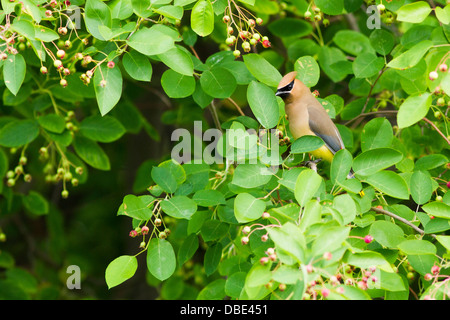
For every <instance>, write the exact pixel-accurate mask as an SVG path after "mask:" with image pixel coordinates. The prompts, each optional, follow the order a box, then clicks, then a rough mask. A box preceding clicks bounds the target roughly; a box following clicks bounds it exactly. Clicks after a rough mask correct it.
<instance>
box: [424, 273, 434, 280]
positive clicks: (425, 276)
mask: <svg viewBox="0 0 450 320" xmlns="http://www.w3.org/2000/svg"><path fill="white" fill-rule="evenodd" d="M423 278H424V279H425V280H426V281H430V280H431V279H432V278H433V275H432V274H431V273H427V274H426V275H424V276H423Z"/></svg>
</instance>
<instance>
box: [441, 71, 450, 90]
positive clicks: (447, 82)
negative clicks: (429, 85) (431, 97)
mask: <svg viewBox="0 0 450 320" xmlns="http://www.w3.org/2000/svg"><path fill="white" fill-rule="evenodd" d="M440 86H441V88H442V90H444V92H445V94H447V95H450V73H448V72H447V74H444V75H443V78H442V80H441V83H440Z"/></svg>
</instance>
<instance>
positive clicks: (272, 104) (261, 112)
mask: <svg viewBox="0 0 450 320" xmlns="http://www.w3.org/2000/svg"><path fill="white" fill-rule="evenodd" d="M247 100H248V103H249V105H250V109H251V110H252V112H253V114H254V115H255V117H256V119H257V120H258V122H259V123H260V124H261V125H262V126H263V127H264V128H266V129H270V128H273V127H275V126H276V125H277V124H278V120H279V117H280V114H279V108H278V103H277V99H276V97H275V94H274V93H273V91H272V90H271V89H270V88H269V87H268V86H266V85H265V84H264V83H259V82H257V81H252V82H250V84H249V86H248V88H247Z"/></svg>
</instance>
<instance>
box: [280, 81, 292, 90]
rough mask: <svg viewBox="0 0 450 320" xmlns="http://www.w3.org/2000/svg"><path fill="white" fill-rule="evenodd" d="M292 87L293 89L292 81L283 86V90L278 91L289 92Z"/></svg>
mask: <svg viewBox="0 0 450 320" xmlns="http://www.w3.org/2000/svg"><path fill="white" fill-rule="evenodd" d="M293 87H294V80H293V81H291V82H290V83H289V84H288V85H286V86H284V87H283V88H281V89H279V90H280V91H283V92H290V91H291V90H292V88H293Z"/></svg>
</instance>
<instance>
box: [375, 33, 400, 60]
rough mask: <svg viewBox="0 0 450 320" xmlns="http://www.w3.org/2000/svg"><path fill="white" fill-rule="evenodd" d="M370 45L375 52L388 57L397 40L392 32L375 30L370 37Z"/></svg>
mask: <svg viewBox="0 0 450 320" xmlns="http://www.w3.org/2000/svg"><path fill="white" fill-rule="evenodd" d="M369 40H370V44H371V45H372V48H374V49H375V51H376V52H377V53H379V54H381V55H383V56H387V55H388V54H389V53H390V52H391V50H392V48H394V45H395V38H394V36H393V35H392V33H391V32H389V31H387V30H385V29H375V30H373V31H372V33H371V34H370V37H369Z"/></svg>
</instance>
